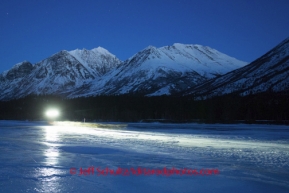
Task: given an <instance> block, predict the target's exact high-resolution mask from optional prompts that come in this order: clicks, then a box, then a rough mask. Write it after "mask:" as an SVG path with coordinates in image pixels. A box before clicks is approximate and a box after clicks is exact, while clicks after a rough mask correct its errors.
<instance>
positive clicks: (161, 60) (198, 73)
mask: <svg viewBox="0 0 289 193" xmlns="http://www.w3.org/2000/svg"><path fill="white" fill-rule="evenodd" d="M244 65H246V63H245V62H242V61H239V60H237V59H235V58H232V57H229V56H227V55H225V54H222V53H220V52H218V51H217V50H214V49H212V48H209V47H205V46H200V45H184V44H174V45H173V46H166V47H161V48H156V47H153V46H149V47H147V48H145V49H144V50H142V51H140V52H138V53H137V54H135V55H134V56H133V57H131V58H129V59H128V60H126V61H124V62H123V63H122V64H121V65H120V66H118V67H117V68H116V69H114V70H113V71H111V72H109V73H107V74H106V75H105V76H103V77H101V78H100V79H96V80H95V83H91V84H90V85H86V86H85V89H83V87H82V88H80V91H79V90H78V91H76V92H74V93H72V94H71V95H70V97H74V96H87V95H101V94H105V95H119V94H128V93H130V94H141V95H147V96H153V95H163V94H168V95H169V94H172V93H176V92H180V91H182V90H184V89H187V88H190V87H193V86H195V85H197V84H200V83H202V82H204V81H205V80H207V79H209V78H212V77H215V76H217V75H220V74H224V73H226V72H228V71H230V70H233V69H236V68H239V67H241V66H244Z"/></svg>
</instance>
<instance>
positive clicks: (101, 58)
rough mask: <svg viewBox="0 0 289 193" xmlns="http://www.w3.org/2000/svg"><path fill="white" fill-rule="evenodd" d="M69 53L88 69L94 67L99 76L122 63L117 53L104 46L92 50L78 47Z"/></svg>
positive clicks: (94, 71)
mask: <svg viewBox="0 0 289 193" xmlns="http://www.w3.org/2000/svg"><path fill="white" fill-rule="evenodd" d="M69 54H71V55H72V56H73V57H75V58H76V59H77V60H78V61H79V62H80V63H81V64H83V65H84V66H85V67H86V68H87V69H92V72H93V73H94V75H95V76H99V77H100V76H102V75H104V74H105V73H107V72H108V71H110V70H111V69H112V68H115V67H116V66H117V65H119V64H120V63H121V61H120V60H119V59H118V58H116V56H115V55H113V54H111V53H110V52H108V51H107V50H106V49H104V48H102V47H98V48H94V49H92V50H86V49H83V50H79V49H76V50H73V51H70V52H69Z"/></svg>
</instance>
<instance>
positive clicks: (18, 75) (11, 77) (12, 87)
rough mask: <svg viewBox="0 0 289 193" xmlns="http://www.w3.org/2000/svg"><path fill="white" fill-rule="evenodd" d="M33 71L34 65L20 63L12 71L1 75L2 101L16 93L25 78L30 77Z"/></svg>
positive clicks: (0, 97) (0, 94) (26, 62)
mask: <svg viewBox="0 0 289 193" xmlns="http://www.w3.org/2000/svg"><path fill="white" fill-rule="evenodd" d="M32 70H33V65H32V64H31V63H30V62H28V61H24V62H20V63H18V64H15V65H14V66H13V67H12V68H11V69H10V70H8V71H5V72H3V73H1V74H0V99H3V98H6V97H7V96H9V97H12V98H14V97H13V96H11V93H16V92H17V90H18V89H19V87H18V86H17V85H19V84H20V83H21V81H22V79H23V77H25V76H27V75H29V74H30V73H31V71H32Z"/></svg>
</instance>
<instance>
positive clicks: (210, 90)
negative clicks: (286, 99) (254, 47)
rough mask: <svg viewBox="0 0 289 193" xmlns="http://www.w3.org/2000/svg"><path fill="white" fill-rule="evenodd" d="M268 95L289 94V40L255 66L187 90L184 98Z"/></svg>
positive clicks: (240, 69)
mask: <svg viewBox="0 0 289 193" xmlns="http://www.w3.org/2000/svg"><path fill="white" fill-rule="evenodd" d="M266 91H274V92H280V91H289V38H287V39H285V40H284V41H282V42H281V43H280V44H279V45H277V46H276V47H274V48H273V49H272V50H270V51H269V52H267V53H266V54H264V55H263V56H261V57H260V58H258V59H256V60H255V61H253V62H252V63H250V64H248V65H246V66H244V67H242V68H239V69H236V70H234V71H231V72H229V73H227V74H225V75H222V76H220V77H216V78H213V79H211V80H208V81H206V82H205V83H203V84H201V85H199V86H197V87H194V88H192V89H188V90H187V91H186V92H185V94H194V95H196V96H200V97H202V98H210V97H213V96H221V95H224V94H229V93H237V94H239V95H241V96H245V95H248V94H256V93H260V92H266Z"/></svg>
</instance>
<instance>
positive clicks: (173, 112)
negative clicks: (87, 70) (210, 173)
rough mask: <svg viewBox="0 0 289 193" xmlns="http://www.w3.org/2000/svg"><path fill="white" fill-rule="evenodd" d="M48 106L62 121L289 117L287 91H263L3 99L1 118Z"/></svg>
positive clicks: (39, 114)
mask: <svg viewBox="0 0 289 193" xmlns="http://www.w3.org/2000/svg"><path fill="white" fill-rule="evenodd" d="M49 107H57V108H59V109H61V114H62V116H61V118H60V119H61V120H71V121H81V120H83V119H84V118H85V119H86V121H132V122H134V121H141V120H143V121H149V120H156V119H158V120H163V121H168V122H193V121H200V122H212V123H214V122H227V123H230V122H234V121H236V120H245V121H246V122H249V123H251V122H252V123H253V122H255V121H256V120H271V121H277V122H281V123H287V124H288V120H289V95H288V93H273V92H268V93H262V94H257V95H249V96H245V97H240V96H236V95H226V96H222V97H215V98H213V99H208V100H194V99H193V97H192V96H186V97H173V96H159V97H141V96H129V95H122V96H96V97H88V98H75V99H64V98H61V97H57V96H27V97H25V98H21V99H17V100H11V101H2V102H0V110H1V111H0V119H13V120H43V119H45V117H44V111H45V109H47V108H49Z"/></svg>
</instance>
